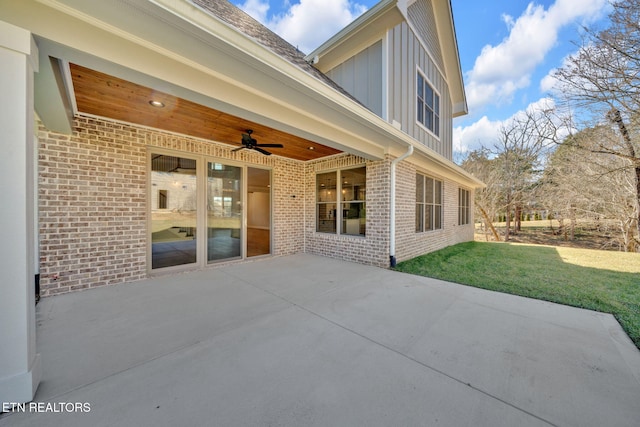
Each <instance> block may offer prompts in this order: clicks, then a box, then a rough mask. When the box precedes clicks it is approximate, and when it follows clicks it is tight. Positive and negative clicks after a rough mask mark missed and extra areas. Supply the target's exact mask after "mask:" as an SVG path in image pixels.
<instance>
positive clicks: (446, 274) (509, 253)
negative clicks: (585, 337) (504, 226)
mask: <svg viewBox="0 0 640 427" xmlns="http://www.w3.org/2000/svg"><path fill="white" fill-rule="evenodd" d="M396 269H397V270H399V271H403V272H406V273H411V274H417V275H421V276H427V277H434V278H437V279H442V280H447V281H451V282H455V283H461V284H464V285H470V286H475V287H478V288H483V289H490V290H493V291H498V292H506V293H509V294H514V295H521V296H525V297H530V298H536V299H540V300H545V301H552V302H556V303H560V304H566V305H571V306H574V307H580V308H587V309H590V310H596V311H601V312H604V313H611V314H613V315H614V316H615V318H616V319H617V320H618V322H620V324H621V325H622V328H623V329H624V330H625V331H626V333H627V334H628V335H629V337H631V339H632V340H633V342H634V343H635V344H636V346H638V348H640V254H632V253H624V252H611V251H598V250H592V249H575V248H564V247H552V246H541V245H524V244H510V243H491V242H467V243H461V244H458V245H455V246H450V247H448V248H445V249H442V250H440V251H436V252H432V253H430V254H426V255H423V256H420V257H417V258H414V259H411V260H408V261H405V262H401V263H399V264H398V265H397V267H396Z"/></svg>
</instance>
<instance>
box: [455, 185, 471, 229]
mask: <svg viewBox="0 0 640 427" xmlns="http://www.w3.org/2000/svg"><path fill="white" fill-rule="evenodd" d="M470 206H471V201H470V193H469V190H465V189H464V188H460V189H458V225H465V224H469V221H470V217H471V216H470V212H469V207H470Z"/></svg>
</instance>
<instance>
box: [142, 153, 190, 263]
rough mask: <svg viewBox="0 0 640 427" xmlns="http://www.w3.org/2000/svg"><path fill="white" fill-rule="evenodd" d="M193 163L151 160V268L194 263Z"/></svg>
mask: <svg viewBox="0 0 640 427" xmlns="http://www.w3.org/2000/svg"><path fill="white" fill-rule="evenodd" d="M196 165H197V162H196V160H195V159H190V158H185V157H176V156H167V155H162V154H153V155H152V156H151V266H152V267H151V268H153V269H157V268H165V267H173V266H177V265H184V264H195V263H196V261H197V243H198V241H197V210H198V180H197V174H196Z"/></svg>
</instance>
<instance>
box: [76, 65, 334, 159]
mask: <svg viewBox="0 0 640 427" xmlns="http://www.w3.org/2000/svg"><path fill="white" fill-rule="evenodd" d="M70 69H71V77H72V80H73V88H74V91H75V97H76V104H77V107H78V111H80V112H82V113H87V114H92V115H96V116H101V117H108V118H111V119H114V120H120V121H125V122H129V123H136V124H140V125H144V126H149V127H153V128H157V129H162V130H166V131H171V132H177V133H181V134H186V135H191V136H194V137H198V138H203V139H208V140H212V141H216V142H222V143H225V144H229V145H232V146H237V147H239V146H241V145H242V144H241V143H240V141H241V140H242V134H243V133H246V130H247V129H251V130H253V135H252V136H253V138H255V139H256V140H257V141H258V143H259V144H282V145H284V147H283V148H266V150H268V151H270V152H272V153H273V154H274V155H279V156H283V157H288V158H291V159H296V160H303V161H306V160H313V159H317V158H320V157H325V156H330V155H333V154H337V153H340V151H339V150H336V149H334V148H331V147H327V146H325V145H322V144H317V143H315V142H312V141H309V140H306V139H303V138H298V137H296V136H293V135H290V134H288V133H285V132H281V131H278V130H275V129H272V128H270V127H267V126H262V125H259V124H257V123H254V122H251V121H248V120H244V119H242V118H240V117H236V116H232V115H230V114H226V113H223V112H221V111H217V110H214V109H212V108H209V107H205V106H202V105H199V104H196V103H193V102H191V101H187V100H185V99H182V98H177V97H175V96H173V95H169V94H166V93H163V92H159V91H156V90H154V89H151V88H148V87H145V86H140V85H138V84H135V83H131V82H129V81H126V80H122V79H119V78H116V77H113V76H110V75H108V74H104V73H100V72H98V71H95V70H92V69H89V68H85V67H82V66H79V65H76V64H70ZM152 100H154V101H160V102H162V103H163V104H164V107H162V108H158V107H154V106H152V105H151V104H150V103H149V102H150V101H152ZM310 147H313V148H310Z"/></svg>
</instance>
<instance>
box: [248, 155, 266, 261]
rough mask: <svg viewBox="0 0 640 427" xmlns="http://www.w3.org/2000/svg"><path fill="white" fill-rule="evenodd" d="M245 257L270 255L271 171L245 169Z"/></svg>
mask: <svg viewBox="0 0 640 427" xmlns="http://www.w3.org/2000/svg"><path fill="white" fill-rule="evenodd" d="M247 192H248V194H247V257H252V256H258V255H267V254H270V253H271V171H269V170H266V169H258V168H252V167H249V168H247Z"/></svg>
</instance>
